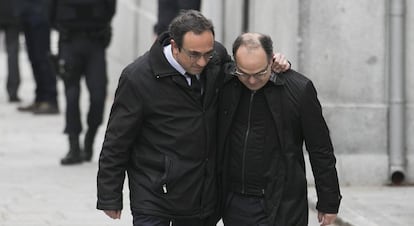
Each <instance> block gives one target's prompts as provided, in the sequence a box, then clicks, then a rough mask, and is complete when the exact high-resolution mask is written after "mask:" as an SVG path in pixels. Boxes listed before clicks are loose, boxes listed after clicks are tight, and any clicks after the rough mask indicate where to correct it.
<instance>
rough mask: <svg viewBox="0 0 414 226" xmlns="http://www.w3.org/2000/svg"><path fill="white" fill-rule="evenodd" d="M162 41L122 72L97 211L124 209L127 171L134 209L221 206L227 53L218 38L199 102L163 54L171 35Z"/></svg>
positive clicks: (168, 212) (203, 211)
mask: <svg viewBox="0 0 414 226" xmlns="http://www.w3.org/2000/svg"><path fill="white" fill-rule="evenodd" d="M160 39H161V40H158V41H156V42H155V43H154V45H153V46H152V47H151V49H150V51H149V52H147V53H146V54H144V55H143V56H141V57H139V58H138V59H137V60H136V61H135V62H133V63H132V64H130V65H129V66H128V67H127V68H126V69H125V70H124V71H123V72H122V75H121V77H120V80H119V85H118V88H117V91H116V95H115V100H114V103H113V106H112V110H111V114H110V118H109V122H108V127H107V131H106V134H105V139H104V143H103V147H102V151H101V155H100V159H99V172H98V178H97V183H98V202H97V208H98V209H102V210H120V209H122V205H123V204H122V188H123V184H124V178H125V171H127V174H128V180H129V189H130V204H131V209H132V211H133V212H136V213H140V214H146V215H154V216H162V217H172V218H180V217H201V218H203V217H206V216H208V215H211V213H212V212H213V211H214V210H215V209H216V207H217V205H216V204H217V183H216V177H215V175H216V172H215V167H216V162H215V158H216V154H217V153H216V137H217V134H216V120H217V105H218V103H217V102H218V94H219V84H218V78H219V77H221V78H222V77H223V71H222V68H223V67H222V63H223V62H224V61H225V60H224V59H226V60H229V58H228V55H227V52H226V50H225V48H224V47H223V46H222V45H221V44H219V43H216V45H215V50H216V52H217V54H216V55H215V56H214V58H213V59H211V60H210V61H209V63H208V65H207V66H206V67H205V69H204V71H203V74H205V78H206V86H205V92H204V104H203V105H201V103H200V102H199V101H197V100H196V99H195V98H194V97H193V96H192V95H191V90H190V88H189V86H188V85H187V82H186V80H185V78H184V77H183V76H182V75H181V74H179V73H178V72H177V71H176V70H175V69H174V68H173V67H172V66H171V65H170V64H169V63H168V61H167V59H166V58H165V56H164V54H163V43H166V42H168V41H169V39H170V37H169V36H165V35H164V36H161V38H160Z"/></svg>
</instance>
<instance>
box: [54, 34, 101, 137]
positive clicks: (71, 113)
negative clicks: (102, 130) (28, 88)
mask: <svg viewBox="0 0 414 226" xmlns="http://www.w3.org/2000/svg"><path fill="white" fill-rule="evenodd" d="M59 48H60V53H59V54H60V59H63V60H64V61H65V65H66V66H65V69H66V71H67V76H66V77H65V78H64V79H63V81H64V84H65V96H66V126H65V133H67V134H80V133H81V131H82V120H81V112H80V106H79V105H80V93H81V83H80V81H81V78H82V77H84V78H85V82H86V86H87V88H88V90H89V104H90V105H89V112H88V115H87V124H88V127H89V128H92V129H96V128H97V127H98V126H99V125H100V124H101V123H102V119H103V111H104V105H105V98H106V85H107V74H106V60H105V59H106V52H105V46H104V44H103V43H102V41H101V40H96V39H93V38H90V37H89V36H88V35H85V34H83V33H79V34H76V33H73V34H71V37H70V39H69V40H63V41H62V40H61V41H60V43H59Z"/></svg>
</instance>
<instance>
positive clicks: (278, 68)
mask: <svg viewBox="0 0 414 226" xmlns="http://www.w3.org/2000/svg"><path fill="white" fill-rule="evenodd" d="M289 69H290V63H289V61H288V60H287V59H286V57H285V56H284V55H283V54H281V53H275V54H274V55H273V64H272V71H274V72H276V73H281V72H285V71H287V70H289Z"/></svg>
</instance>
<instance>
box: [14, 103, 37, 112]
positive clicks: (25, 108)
mask: <svg viewBox="0 0 414 226" xmlns="http://www.w3.org/2000/svg"><path fill="white" fill-rule="evenodd" d="M39 104H40V103H39V102H34V103H33V104H30V105H27V106H20V107H18V108H17V110H18V111H21V112H33V111H34V110H35V109H36V108H37V106H38V105H39Z"/></svg>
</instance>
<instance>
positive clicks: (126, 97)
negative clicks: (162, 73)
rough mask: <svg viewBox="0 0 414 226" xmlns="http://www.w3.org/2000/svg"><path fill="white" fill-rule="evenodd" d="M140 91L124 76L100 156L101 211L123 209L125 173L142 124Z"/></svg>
mask: <svg viewBox="0 0 414 226" xmlns="http://www.w3.org/2000/svg"><path fill="white" fill-rule="evenodd" d="M136 90H137V88H136V86H135V85H134V84H133V82H132V81H131V80H130V79H129V78H128V74H126V73H125V74H123V75H121V78H120V80H119V85H118V88H117V91H116V94H115V100H114V103H113V105H112V109H111V113H110V117H109V122H108V126H107V129H106V133H105V139H104V143H103V146H102V150H101V154H100V157H99V169H98V176H97V191H98V202H97V208H98V209H101V210H121V209H122V206H123V203H122V189H123V185H124V179H125V172H126V169H127V166H128V162H129V158H130V150H131V148H132V145H133V143H134V140H135V138H136V136H137V134H138V133H139V128H140V125H141V121H142V99H141V98H139V95H138V93H137V91H136Z"/></svg>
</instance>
